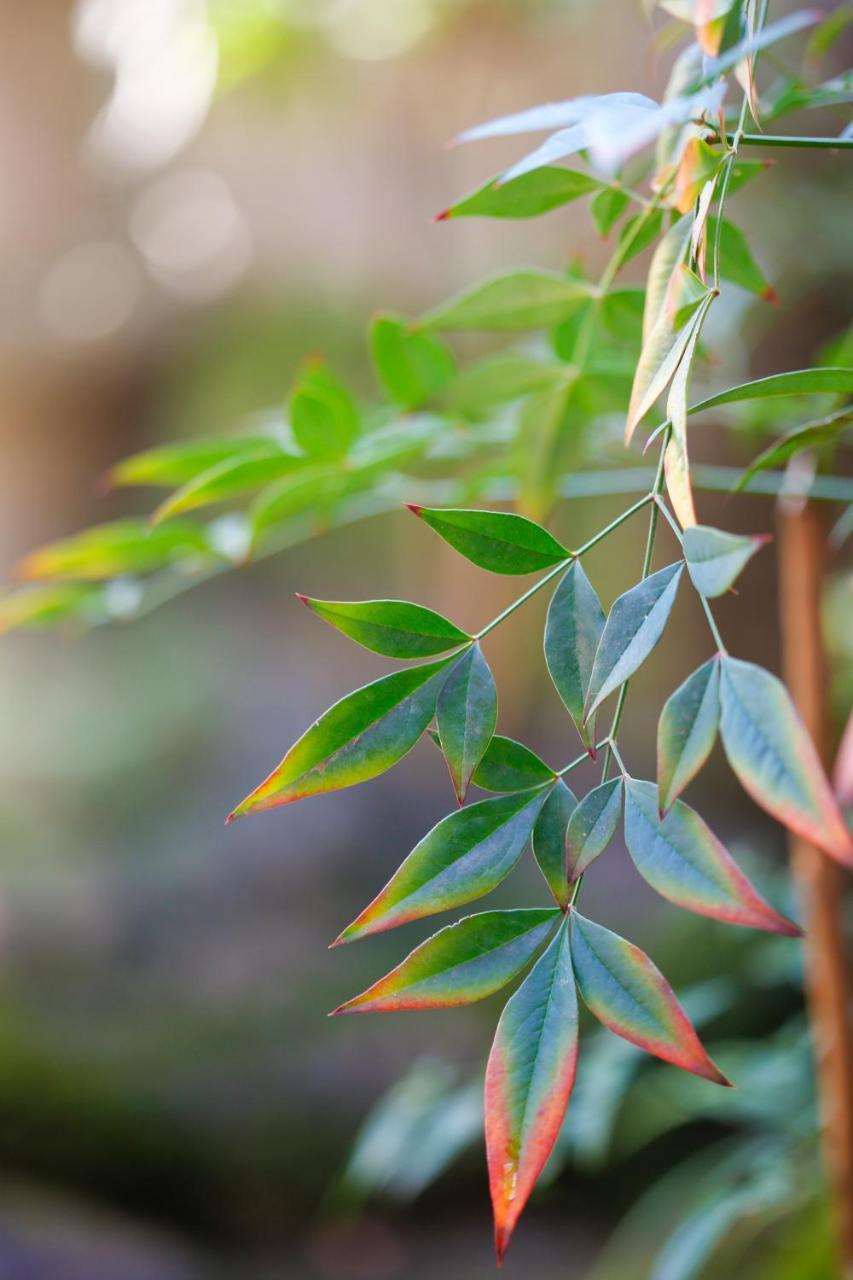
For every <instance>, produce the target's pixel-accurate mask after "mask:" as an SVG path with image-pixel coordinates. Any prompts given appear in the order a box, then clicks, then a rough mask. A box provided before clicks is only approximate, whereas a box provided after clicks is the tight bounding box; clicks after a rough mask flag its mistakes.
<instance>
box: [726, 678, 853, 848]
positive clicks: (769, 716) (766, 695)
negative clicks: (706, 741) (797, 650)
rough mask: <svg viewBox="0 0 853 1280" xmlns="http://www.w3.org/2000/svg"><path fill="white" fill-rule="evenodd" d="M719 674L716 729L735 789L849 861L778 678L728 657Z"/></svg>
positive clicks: (844, 835)
mask: <svg viewBox="0 0 853 1280" xmlns="http://www.w3.org/2000/svg"><path fill="white" fill-rule="evenodd" d="M720 676H721V678H720V699H721V708H722V714H721V718H720V732H721V735H722V739H723V747H724V748H725V752H726V756H727V758H728V761H729V764H730V765H731V767H732V769H733V770H734V772H735V774H736V775H737V778H738V780H739V782H740V784H741V786H742V787H743V788H744V790H745V791H746V792H747V793H748V794H749V795H750V796H752V798H753V800H754V801H755V802H756V804H759V805H761V807H762V808H763V809H766V810H767V812H768V813H769V814H771V815H772V816H773V817H774V818H777V819H778V821H779V822H782V823H784V824H785V826H787V827H790V829H791V830H792V831H794V832H796V833H797V835H799V836H802V838H803V839H804V840H808V841H810V842H811V843H812V844H816V845H817V846H818V848H820V849H823V850H824V852H825V853H828V854H830V855H831V856H832V857H834V858H837V859H838V861H839V862H842V863H844V864H845V865H846V866H853V842H851V839H850V833H849V831H848V830H847V826H846V824H845V822H844V819H843V817H842V816H841V813H840V811H839V808H838V804H837V802H836V800H835V797H834V796H833V794H832V790H831V788H830V785H829V783H828V782H827V780H826V777H825V775H824V772H823V769H822V767H821V763H820V760H819V759H818V756H817V752H816V751H815V749H814V746H813V744H812V741H811V738H810V737H809V735H808V733H807V732H806V730H805V728H804V726H803V723H802V721H801V720H800V717H799V716H798V714H797V712H796V710H795V708H794V705H793V703H792V702H791V699H790V697H789V695H788V691H787V689H786V688H785V686H784V685H783V684H782V681H781V680H778V679H777V678H776V676H772V675H771V674H770V672H769V671H765V670H764V669H763V668H762V667H757V666H755V665H754V663H752V662H741V661H740V660H739V659H737V658H730V657H728V656H725V657H724V658H723V659H722V668H721V673H720Z"/></svg>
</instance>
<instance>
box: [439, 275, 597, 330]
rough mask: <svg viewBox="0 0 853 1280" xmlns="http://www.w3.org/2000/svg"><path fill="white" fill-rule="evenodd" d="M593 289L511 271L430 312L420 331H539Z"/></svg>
mask: <svg viewBox="0 0 853 1280" xmlns="http://www.w3.org/2000/svg"><path fill="white" fill-rule="evenodd" d="M593 293H594V287H593V286H592V285H589V284H587V283H586V281H584V280H576V279H572V278H570V277H569V276H563V275H559V274H558V273H557V272H555V271H535V270H533V269H531V270H529V271H513V272H510V273H508V274H506V275H500V276H494V277H493V278H492V279H491V280H487V281H486V282H485V283H484V284H478V285H475V286H474V287H473V289H469V290H467V291H466V292H464V293H460V294H457V296H456V297H455V298H451V299H450V301H449V302H447V303H445V304H444V305H443V306H441V307H437V308H436V309H435V310H434V311H430V312H429V313H428V314H427V315H426V316H424V318H423V320H422V321H421V326H422V327H423V328H424V329H445V330H456V331H462V330H466V329H482V330H501V329H542V328H546V327H548V326H550V325H553V324H557V323H558V321H560V320H562V318H563V316H565V315H566V314H567V313H568V312H569V311H571V309H572V307H574V306H575V305H576V304H577V302H578V299H579V298H585V297H589V296H590V295H591V294H593Z"/></svg>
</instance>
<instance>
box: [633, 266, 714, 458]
mask: <svg viewBox="0 0 853 1280" xmlns="http://www.w3.org/2000/svg"><path fill="white" fill-rule="evenodd" d="M686 270H687V268H684V271H686ZM676 271H678V272H679V274H678V276H677V277H676V280H677V281H678V282H679V288H678V289H676V290H675V291H674V294H673V296H671V297H670V299H669V300H668V301H667V303H666V305H665V306H664V308H663V310H662V311H661V313H660V315H659V316H658V318H657V320H656V321H655V324H654V327H653V328H652V330H651V332H650V333H649V335H648V337H647V338H646V339H645V341H644V342H643V350H642V352H641V353H640V360H639V363H638V365H637V372H636V374H635V375H634V384H633V386H632V388H631V403H630V405H629V407H628V418H627V422H626V426H625V441H626V443H628V442H629V441H630V439H631V437H632V435H633V433H634V430H635V428H636V426H637V424H638V423H639V422H640V421H642V419H643V418H644V417H645V416H646V414H647V413H648V412H649V410H650V409H651V408H652V406H653V405H654V403H655V401H656V400H657V398H658V396H660V395H662V393H663V392H664V391H665V390H666V388H667V386H668V385H669V383H670V381H671V380H672V377H673V375H674V374H675V371H676V369H677V368H678V366H679V364H680V363H681V360H682V357H683V356H684V353H685V351H686V350H687V347H688V346H689V345H690V342H691V340H692V339H693V337H694V333H695V331H696V329H697V327H698V325H699V324H700V323H701V320H702V316H703V314H704V308H703V303H706V301H707V300H708V299H709V298H710V297H711V296H712V295H711V293H710V290H707V289H705V290H704V292H703V293H701V294H700V293H698V292H697V291H696V286H695V284H694V282H693V280H692V279H691V278H690V276H689V275H687V276H686V275H684V274H683V273H681V271H680V269H679V268H676ZM691 275H692V273H691ZM697 312H698V313H697ZM691 313H692V314H691ZM676 318H678V319H682V318H686V323H684V326H683V328H681V329H678V328H676V327H674V321H675V319H676Z"/></svg>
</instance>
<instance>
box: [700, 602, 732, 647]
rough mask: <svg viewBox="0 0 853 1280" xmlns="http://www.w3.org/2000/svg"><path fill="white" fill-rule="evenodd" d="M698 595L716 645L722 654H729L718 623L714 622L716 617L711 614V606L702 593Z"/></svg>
mask: <svg viewBox="0 0 853 1280" xmlns="http://www.w3.org/2000/svg"><path fill="white" fill-rule="evenodd" d="M697 594H698V595H699V599H700V601H701V602H702V609H703V610H704V613H705V617H706V618H707V620H708V626H709V627H710V629H711V635H712V636H713V637H714V644H715V645H716V646H717V648H718V650H719V651H720V653H727V652H728V650H727V649H726V646H725V644H724V643H723V637H722V636H721V635H720V629H719V627H718V626H717V624H716V622H715V621H714V615H713V613H712V612H711V606H710V605H709V604H708V601H707V600H706V599H705V597H704V596H703V595H702V593H701V592H698V593H697Z"/></svg>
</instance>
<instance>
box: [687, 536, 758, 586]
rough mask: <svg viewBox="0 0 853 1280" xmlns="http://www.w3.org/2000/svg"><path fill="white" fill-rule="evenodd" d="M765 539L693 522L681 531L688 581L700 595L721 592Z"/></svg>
mask: <svg viewBox="0 0 853 1280" xmlns="http://www.w3.org/2000/svg"><path fill="white" fill-rule="evenodd" d="M766 542H767V538H766V537H761V536H760V535H759V536H754V537H742V536H741V535H740V534H736V533H726V532H724V531H723V530H722V529H712V528H711V527H710V526H709V525H704V524H697V525H694V526H693V527H692V528H690V529H685V530H684V558H685V560H686V561H687V572H688V573H689V574H690V580H691V582H692V583H693V585H694V587H695V588H696V590H697V591H698V592H699V593H700V595H703V596H706V597H707V598H708V599H709V600H713V599H714V598H715V597H716V596H722V595H725V593H726V592H727V591H728V590H729V588H730V587H731V585H732V583H733V582H735V580H736V579H737V577H738V575H739V574H740V573H741V572H742V571H743V569H744V568H745V566H746V565H747V564H748V563H749V561H750V560H751V559H752V557H753V556H754V555H755V553H756V551H760V550H761V548H762V547H763V546H764V545H765V544H766Z"/></svg>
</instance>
